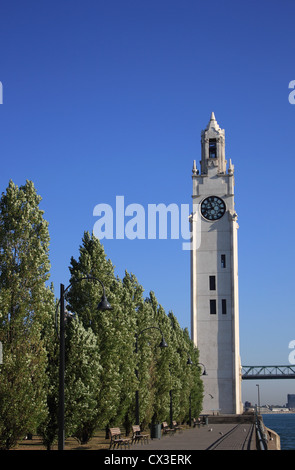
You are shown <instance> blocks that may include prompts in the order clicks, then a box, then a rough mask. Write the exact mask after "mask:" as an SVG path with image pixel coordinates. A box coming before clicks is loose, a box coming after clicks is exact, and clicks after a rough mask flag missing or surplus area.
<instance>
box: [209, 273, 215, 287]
mask: <svg viewBox="0 0 295 470" xmlns="http://www.w3.org/2000/svg"><path fill="white" fill-rule="evenodd" d="M209 289H210V290H216V280H215V276H209Z"/></svg>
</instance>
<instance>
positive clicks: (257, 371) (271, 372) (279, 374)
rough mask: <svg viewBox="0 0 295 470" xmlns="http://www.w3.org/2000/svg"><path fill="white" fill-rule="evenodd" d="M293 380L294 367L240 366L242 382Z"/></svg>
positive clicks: (294, 375) (294, 376)
mask: <svg viewBox="0 0 295 470" xmlns="http://www.w3.org/2000/svg"><path fill="white" fill-rule="evenodd" d="M258 379H260V380H261V379H265V380H266V379H295V365H287V366H242V380H258Z"/></svg>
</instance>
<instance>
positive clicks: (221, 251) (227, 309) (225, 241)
mask: <svg viewBox="0 0 295 470" xmlns="http://www.w3.org/2000/svg"><path fill="white" fill-rule="evenodd" d="M201 153H202V158H201V161H200V165H201V170H200V172H199V171H198V170H197V167H196V162H195V161H194V165H193V175H192V179H193V213H192V216H191V223H192V233H193V239H192V250H191V308H192V311H191V315H192V317H191V322H192V340H193V341H194V344H195V346H196V347H197V348H198V349H199V352H200V363H202V364H203V365H204V366H205V368H206V372H207V375H206V376H202V379H203V383H204V399H203V410H202V412H203V413H209V414H211V413H213V412H214V413H215V412H217V411H219V413H221V414H239V413H241V412H242V400H241V365H240V353H239V303H238V249H237V230H238V224H237V214H236V212H235V204H234V167H233V165H232V163H231V160H230V161H229V166H228V170H227V161H226V160H225V140H224V129H220V127H219V125H218V123H217V121H216V119H215V116H214V113H212V114H211V118H210V121H209V124H208V126H207V127H206V129H205V130H204V131H202V133H201Z"/></svg>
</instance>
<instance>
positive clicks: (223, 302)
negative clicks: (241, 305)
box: [221, 299, 226, 315]
mask: <svg viewBox="0 0 295 470" xmlns="http://www.w3.org/2000/svg"><path fill="white" fill-rule="evenodd" d="M221 307H222V315H226V299H222V300H221Z"/></svg>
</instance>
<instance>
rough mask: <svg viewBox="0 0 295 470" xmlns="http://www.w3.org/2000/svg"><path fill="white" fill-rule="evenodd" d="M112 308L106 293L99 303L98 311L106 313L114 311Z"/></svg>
mask: <svg viewBox="0 0 295 470" xmlns="http://www.w3.org/2000/svg"><path fill="white" fill-rule="evenodd" d="M112 308H113V307H112V306H111V304H110V303H109V302H108V299H107V298H106V295H105V293H103V295H102V298H101V301H100V302H99V304H98V306H97V310H102V311H105V310H112Z"/></svg>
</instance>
